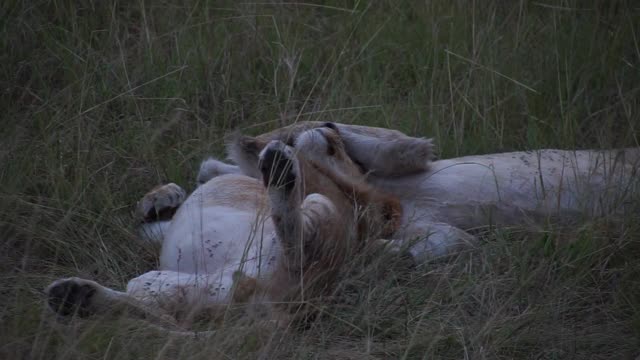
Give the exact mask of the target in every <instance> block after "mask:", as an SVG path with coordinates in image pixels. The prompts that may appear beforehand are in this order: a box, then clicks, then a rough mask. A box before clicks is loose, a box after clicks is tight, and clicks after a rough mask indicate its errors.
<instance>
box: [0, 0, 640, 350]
mask: <svg viewBox="0 0 640 360" xmlns="http://www.w3.org/2000/svg"><path fill="white" fill-rule="evenodd" d="M0 14H1V16H0V32H1V36H0V42H1V44H2V49H3V51H2V52H1V53H0V59H1V62H0V64H2V66H1V67H0V91H2V96H0V106H1V108H2V109H3V112H2V114H0V118H1V123H0V124H2V127H0V144H2V145H1V146H0V164H2V166H0V199H1V200H2V201H0V240H1V242H0V245H1V248H0V270H1V275H0V276H1V283H0V304H1V305H0V339H2V340H0V357H2V358H6V359H20V358H25V359H63V358H64V359H66V358H86V359H97V358H110V359H157V358H180V357H182V358H186V357H188V356H191V357H193V358H237V357H241V358H257V357H260V356H263V358H280V357H286V356H288V357H294V358H350V359H360V358H363V359H364V358H390V359H391V358H392V359H395V358H411V359H413V358H457V359H458V358H549V359H556V358H558V359H559V358H602V359H613V358H617V359H622V358H632V357H634V356H638V354H640V352H639V350H638V349H639V348H640V346H639V345H640V341H639V336H640V315H639V313H638V309H639V308H640V285H639V284H640V283H639V282H638V281H637V279H638V276H640V264H639V263H638V261H637V256H638V255H640V245H639V244H638V241H639V239H640V229H639V228H638V225H637V224H636V223H637V216H636V218H635V219H634V218H631V219H626V220H625V219H623V221H616V222H615V223H614V224H613V225H612V224H610V223H608V222H588V223H584V224H579V225H578V226H577V227H576V229H575V230H574V231H570V232H561V231H558V230H553V229H550V230H548V231H545V232H542V233H536V234H531V233H522V232H519V231H518V230H517V229H496V230H495V231H492V232H490V233H488V234H487V235H486V237H485V238H484V239H483V245H482V246H480V247H479V248H478V249H474V250H470V251H468V252H465V253H463V254H460V255H458V256H456V257H453V258H451V259H447V260H445V261H439V262H434V263H430V264H426V265H425V266H424V267H422V268H420V269H418V270H416V271H415V272H412V273H411V274H408V275H407V274H405V275H403V276H401V277H400V278H398V277H395V276H386V277H383V278H381V277H379V276H373V275H371V274H379V273H380V271H374V270H376V269H371V271H364V272H359V273H357V274H354V275H353V276H352V277H350V278H349V279H347V280H345V283H344V284H343V285H341V286H343V287H344V292H345V297H347V298H348V299H350V301H345V302H343V303H340V304H337V305H335V306H329V307H327V308H326V309H325V315H324V316H321V317H320V318H319V319H318V320H316V321H315V322H313V323H312V324H311V325H310V326H309V329H306V330H304V331H298V330H289V331H281V332H276V333H272V332H270V331H267V330H262V329H260V328H259V327H256V328H255V330H254V331H249V332H248V331H247V330H246V328H242V330H241V329H240V328H238V327H236V326H234V324H231V325H229V326H228V327H227V328H225V329H226V330H225V331H224V332H221V333H220V334H218V335H216V337H215V338H213V339H208V340H206V341H202V340H196V341H192V340H176V339H169V338H168V337H167V336H166V335H162V334H155V333H154V332H153V329H148V328H145V327H144V326H141V325H139V324H131V323H128V322H127V321H126V319H118V320H107V319H98V320H97V321H80V322H74V323H72V324H70V325H67V326H63V325H60V324H56V322H55V321H53V319H52V316H51V315H50V314H49V313H48V312H46V311H45V310H44V308H45V307H44V302H43V295H42V289H43V288H44V286H45V285H46V284H47V283H49V282H50V281H51V280H52V279H55V278H57V277H61V276H72V275H80V276H83V277H86V278H92V279H96V280H98V281H99V282H101V283H103V284H105V285H107V286H113V287H115V288H122V287H123V286H124V285H125V284H126V281H127V279H129V278H131V277H133V276H135V275H137V274H140V273H142V272H144V271H146V270H149V269H152V268H153V266H154V264H155V261H156V260H155V257H154V254H153V252H150V251H147V250H146V249H144V248H143V247H142V246H141V245H139V244H138V243H136V242H135V241H134V240H135V232H134V223H133V220H132V216H131V209H132V206H133V204H134V203H135V202H136V200H137V199H138V198H140V197H141V195H142V194H144V193H145V192H146V191H147V190H148V189H150V188H151V187H152V186H154V185H157V184H159V183H164V182H167V181H173V182H176V183H178V184H181V185H182V186H184V187H186V188H191V187H192V186H193V184H194V180H195V179H194V178H195V169H196V167H197V163H198V162H199V161H200V160H201V159H202V158H203V157H205V156H207V155H210V154H217V155H221V150H222V146H221V144H222V141H221V139H222V136H223V134H224V133H225V132H227V131H229V130H232V129H236V128H240V129H243V130H244V131H246V132H248V133H258V132H260V131H264V130H268V129H272V128H274V127H277V126H281V125H284V124H288V123H291V122H293V121H296V120H331V121H339V122H347V123H358V124H365V125H375V126H388V127H392V128H396V129H400V130H402V131H405V132H407V133H409V134H412V135H418V136H427V137H434V138H435V139H436V142H437V144H438V146H439V150H440V154H441V156H442V157H451V156H458V155H466V154H478V153H486V152H497V151H505V150H526V149H535V148H542V147H557V148H571V149H574V148H610V147H622V146H638V145H639V144H638V142H639V140H638V129H639V128H640V121H639V119H640V118H639V116H638V110H640V92H639V90H640V6H639V5H638V4H637V3H636V2H633V1H631V0H629V1H616V0H612V1H596V0H582V1H578V0H557V1H552V0H541V1H528V0H527V1H525V0H518V1H510V2H508V1H499V0H469V1H439V0H436V1H411V0H407V1H400V0H398V1H393V0H380V1H375V2H374V1H371V2H369V1H358V0H354V1H315V2H297V1H293V2H277V1H266V2H236V1H230V0H229V1H215V2H214V1H197V0H185V1H175V2H169V1H164V0H159V1H144V0H140V1H135V2H133V1H132V2H126V1H92V0H87V1H81V2H78V1H62V0H52V1H36V0H34V1H12V0H8V1H4V2H2V3H1V4H0ZM567 244H571V245H567ZM378 265H379V264H378ZM372 266H373V267H375V266H377V265H376V264H374V265H372ZM380 266H381V265H380ZM399 279H400V280H401V281H400V280H399ZM341 289H342V288H341ZM261 354H262V355H261Z"/></svg>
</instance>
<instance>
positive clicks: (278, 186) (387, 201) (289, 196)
mask: <svg viewBox="0 0 640 360" xmlns="http://www.w3.org/2000/svg"><path fill="white" fill-rule="evenodd" d="M305 137H306V138H307V139H308V140H309V141H308V142H305V140H304V138H305ZM320 139H322V144H321V143H320V142H318V141H319V140H320ZM311 140H314V141H311ZM320 145H322V146H323V147H322V148H321V147H320ZM309 151H322V152H323V153H324V154H325V156H322V157H315V156H307V155H309ZM251 155H253V154H251ZM257 160H258V162H257V164H256V165H257V167H258V168H257V171H258V172H259V174H260V179H254V178H252V177H248V176H245V175H240V174H226V175H222V176H218V177H215V178H213V179H211V180H209V181H207V182H206V183H204V184H203V185H202V186H200V187H199V188H198V189H197V190H196V191H195V192H193V193H192V194H191V195H190V196H189V197H188V198H186V200H185V192H184V191H183V190H182V189H180V188H179V187H178V186H177V185H175V184H169V185H165V186H163V187H160V188H156V189H154V190H153V191H152V192H151V193H149V194H147V195H146V196H145V198H144V199H143V200H142V201H141V203H140V212H141V214H142V215H143V217H144V218H145V219H146V221H147V224H148V225H146V227H147V230H150V231H154V227H155V230H158V229H159V228H160V227H163V229H162V230H161V231H158V233H160V234H162V238H161V239H158V238H156V240H160V241H162V245H161V254H160V266H159V269H158V271H151V272H148V273H146V274H143V275H141V276H139V277H137V278H135V279H132V280H131V281H130V282H129V284H128V285H127V291H126V292H120V291H116V290H112V289H109V288H106V287H103V286H101V285H99V284H98V283H96V282H93V281H90V280H84V279H79V278H67V279H60V280H57V281H55V282H53V283H52V284H51V285H50V286H49V287H48V288H47V290H46V291H47V294H48V302H49V305H50V307H51V308H52V309H54V310H55V311H56V312H57V313H58V314H60V315H63V316H68V315H72V314H74V313H77V314H78V315H79V316H81V317H86V316H90V315H92V314H96V313H108V312H112V311H116V312H120V311H126V312H127V313H128V314H130V315H133V316H137V317H141V318H144V319H150V320H153V321H155V322H158V323H162V324H164V325H167V316H166V315H169V317H170V318H171V319H173V320H170V321H168V322H169V325H172V326H175V325H176V321H179V322H181V323H188V322H189V321H190V319H192V318H196V317H198V318H201V317H202V316H203V314H204V315H205V316H208V317H213V318H216V317H218V316H222V315H223V314H224V313H225V310H226V308H227V305H229V304H232V303H249V304H252V303H274V304H282V305H281V307H285V305H287V306H294V308H295V307H297V306H299V305H297V304H304V302H305V301H306V300H308V299H314V298H316V297H318V296H321V295H323V294H325V293H326V292H327V291H331V290H332V286H331V284H332V283H333V282H334V281H335V278H336V276H337V273H338V271H339V269H340V268H341V267H342V265H343V264H344V263H345V262H347V261H348V260H349V259H351V258H352V257H353V256H355V255H356V254H357V253H358V252H359V251H361V250H362V249H363V248H364V247H366V246H367V241H368V240H369V239H374V240H375V239H379V238H389V237H391V235H392V234H393V232H394V231H395V230H396V227H397V226H398V225H399V219H400V216H401V208H400V204H399V202H398V201H397V200H396V199H395V198H394V197H392V196H389V195H386V194H385V193H383V192H380V191H373V190H372V188H371V187H370V186H369V185H367V184H366V183H365V182H364V176H363V175H362V174H361V173H360V171H359V169H358V167H357V166H356V165H355V164H354V163H353V162H352V161H351V160H350V159H349V157H348V156H347V155H346V153H345V150H344V148H343V144H342V141H341V139H340V138H339V136H338V134H337V133H336V132H335V130H333V129H331V128H327V127H325V128H318V129H312V130H309V131H308V132H304V133H302V134H301V135H300V137H299V139H298V141H297V143H296V147H295V148H294V147H292V146H288V145H286V144H285V143H283V142H281V141H278V140H273V141H270V142H268V143H266V144H264V146H262V147H261V149H260V152H259V154H258V155H257ZM176 208H177V210H176ZM174 211H175V214H173V216H171V214H172V213H173V212H174ZM158 218H159V219H158ZM163 218H164V219H165V220H164V221H163V220H162V219H163ZM167 218H170V219H167ZM156 219H157V220H159V221H153V220H156Z"/></svg>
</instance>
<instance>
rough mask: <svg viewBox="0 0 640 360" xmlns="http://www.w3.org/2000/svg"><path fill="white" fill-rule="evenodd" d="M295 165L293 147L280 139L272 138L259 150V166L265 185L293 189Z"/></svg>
mask: <svg viewBox="0 0 640 360" xmlns="http://www.w3.org/2000/svg"><path fill="white" fill-rule="evenodd" d="M296 166H297V164H296V158H295V154H294V153H293V148H291V147H290V146H287V145H286V144H285V143H283V142H282V141H279V140H273V141H271V142H270V143H269V144H267V146H266V147H265V148H264V149H263V150H262V151H261V152H260V161H259V167H260V171H261V172H262V180H263V181H264V186H265V187H272V188H274V187H275V188H279V189H280V188H281V189H285V190H291V189H293V186H294V185H295V182H296Z"/></svg>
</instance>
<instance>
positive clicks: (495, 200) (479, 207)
mask: <svg viewBox="0 0 640 360" xmlns="http://www.w3.org/2000/svg"><path fill="white" fill-rule="evenodd" d="M322 127H330V128H332V129H334V130H335V132H337V133H338V134H339V135H340V138H341V140H342V141H343V143H344V148H345V152H346V155H348V156H349V158H350V160H351V161H353V162H355V163H356V164H357V165H358V166H359V167H360V171H361V172H362V173H364V174H366V179H367V180H366V181H367V183H369V184H370V185H372V186H374V187H375V188H376V189H378V190H380V191H383V192H386V193H389V194H392V195H393V196H395V197H397V198H398V199H399V200H400V202H401V205H402V218H401V220H400V226H399V228H398V230H397V231H396V232H395V233H394V234H393V237H392V238H391V239H388V240H389V241H392V242H396V245H399V246H402V245H403V244H407V246H410V249H409V251H410V253H411V255H412V256H413V258H414V260H415V261H417V262H419V263H420V262H424V261H426V260H428V259H431V258H434V257H439V256H443V255H447V254H450V253H452V252H455V251H457V250H459V249H461V248H464V247H465V246H467V245H469V244H474V243H476V236H475V233H477V230H479V229H484V228H487V227H490V226H514V225H516V226H523V225H524V226H526V227H529V228H533V229H539V227H540V224H543V225H546V224H548V223H549V222H553V223H572V222H575V221H576V220H578V219H580V218H585V217H605V216H609V215H616V216H617V215H620V214H624V213H626V212H627V210H628V208H631V207H632V206H633V204H634V203H635V199H637V194H638V182H637V181H636V175H637V171H638V166H639V164H640V148H627V149H616V150H558V149H542V150H535V151H519V152H507V153H498V154H487V155H472V156H465V157H459V158H453V159H442V160H434V158H435V156H434V150H433V142H432V140H431V139H423V138H414V137H409V136H407V135H405V134H403V133H401V132H398V131H395V130H390V129H384V128H376V127H366V126H355V125H345V124H338V123H321V122H299V123H296V124H294V125H291V126H288V127H285V128H281V129H276V130H274V131H272V132H269V133H266V134H263V135H260V136H258V137H255V138H252V137H247V136H240V137H237V138H236V139H235V140H234V141H232V142H231V144H230V146H229V147H228V152H229V153H230V155H231V156H230V158H231V159H232V160H233V161H234V162H235V165H231V164H225V163H223V162H220V161H217V160H215V159H210V160H208V161H206V162H204V163H203V164H202V168H201V171H200V175H199V181H202V180H205V179H206V178H207V175H209V174H210V173H211V170H209V169H213V168H215V169H219V170H221V169H225V170H226V171H234V172H238V173H244V174H247V175H249V176H255V169H256V163H257V160H256V155H255V154H257V153H258V152H259V151H260V149H261V148H262V147H263V146H264V144H265V143H267V142H268V141H271V140H273V139H279V140H281V141H284V142H288V143H295V142H296V141H298V139H300V138H302V140H303V142H305V143H306V144H307V145H305V146H306V147H307V148H311V147H312V146H311V145H308V144H309V143H312V142H313V141H312V140H314V139H315V141H316V142H317V143H318V144H317V145H316V146H318V147H320V148H321V147H322V143H323V139H322V138H320V137H316V138H314V139H308V138H307V137H308V134H310V132H309V129H317V128H322ZM309 153H310V154H315V156H316V158H317V157H322V156H324V155H323V152H322V151H317V149H316V151H310V152H309ZM310 156H312V155H310ZM408 242H411V243H410V244H408Z"/></svg>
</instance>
